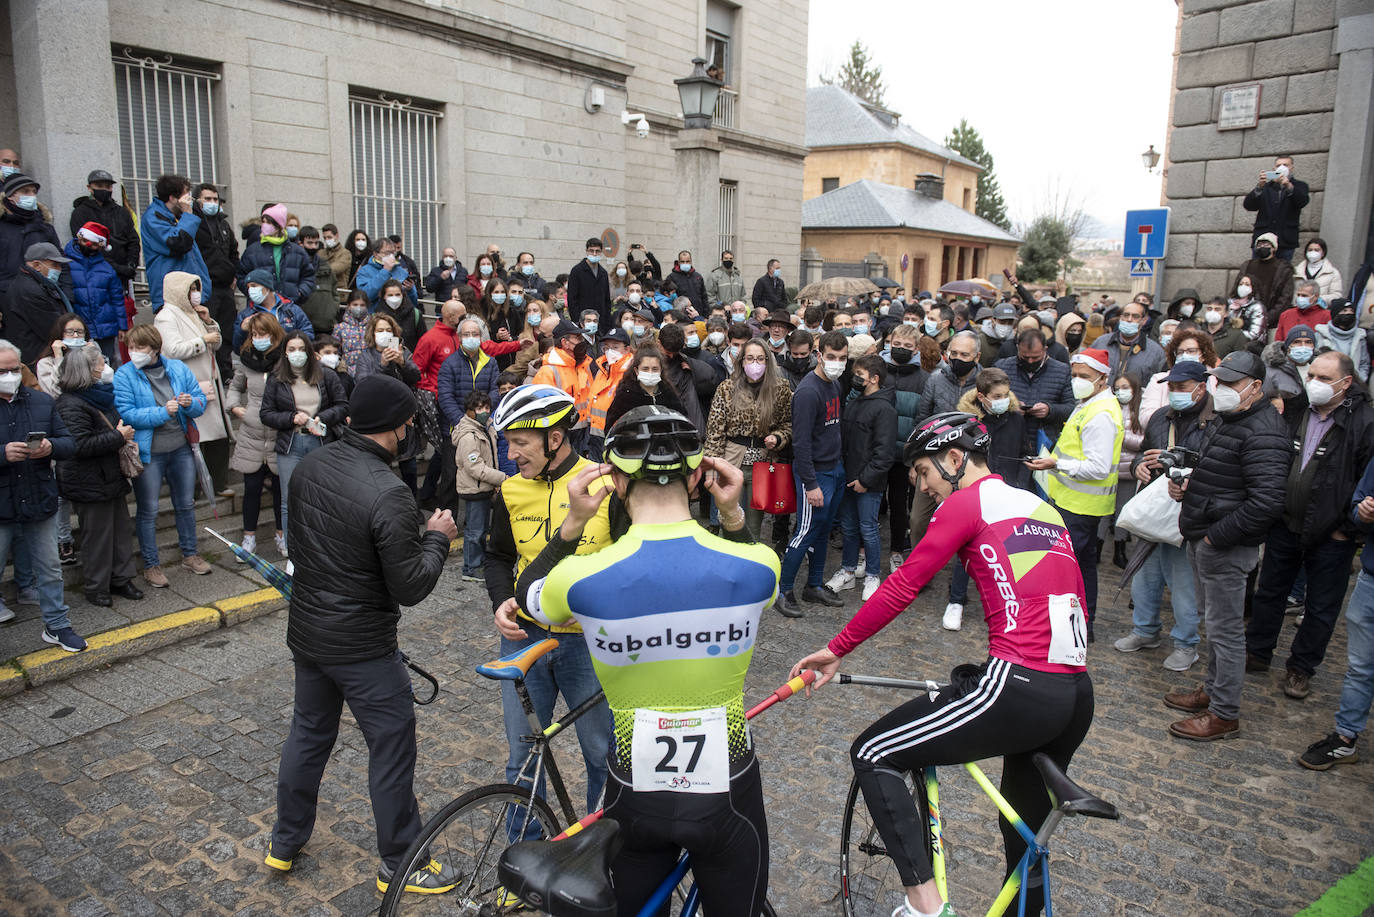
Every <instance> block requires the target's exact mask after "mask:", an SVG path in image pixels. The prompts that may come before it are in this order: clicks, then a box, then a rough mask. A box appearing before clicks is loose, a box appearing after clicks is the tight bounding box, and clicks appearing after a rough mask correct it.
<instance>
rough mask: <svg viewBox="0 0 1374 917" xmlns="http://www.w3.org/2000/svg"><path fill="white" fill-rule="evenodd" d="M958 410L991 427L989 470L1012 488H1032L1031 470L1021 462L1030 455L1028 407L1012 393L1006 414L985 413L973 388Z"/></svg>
mask: <svg viewBox="0 0 1374 917" xmlns="http://www.w3.org/2000/svg"><path fill="white" fill-rule="evenodd" d="M955 410H959V411H964V412H965V413H968V414H972V415H974V416H975V417H979V418H981V419H982V421H983V426H985V427H987V428H988V435H989V436H991V437H992V443H991V444H990V445H989V446H988V468H989V469H990V470H991V471H992V472H993V473H994V474H998V475H1001V477H1002V480H1004V481H1006V482H1007V483H1008V484H1010V485H1011V486H1013V487H1020V488H1021V489H1022V490H1028V489H1030V481H1031V471H1030V469H1029V468H1027V467H1026V463H1025V462H1023V461H1021V456H1023V455H1029V454H1030V453H1029V452H1027V451H1026V446H1025V442H1026V424H1027V421H1029V420H1030V419H1031V418H1030V417H1028V416H1026V414H1025V406H1024V405H1023V404H1022V403H1021V402H1020V401H1018V400H1017V398H1016V393H1015V392H1012V393H1011V404H1010V405H1009V406H1008V407H1007V410H1006V412H1005V413H1002V414H993V413H991V412H989V411H985V410H983V405H982V403H981V402H979V401H978V390H977V389H972V388H971V389H969V390H968V391H966V392H964V397H962V398H960V399H959V405H958V407H957V408H955Z"/></svg>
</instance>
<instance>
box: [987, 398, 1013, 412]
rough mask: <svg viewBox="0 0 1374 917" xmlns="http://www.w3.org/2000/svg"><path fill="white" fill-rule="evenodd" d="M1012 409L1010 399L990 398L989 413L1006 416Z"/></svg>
mask: <svg viewBox="0 0 1374 917" xmlns="http://www.w3.org/2000/svg"><path fill="white" fill-rule="evenodd" d="M1010 408H1011V399H1010V398H990V399H988V413H990V414H1005V413H1007V411H1008V410H1009V409H1010Z"/></svg>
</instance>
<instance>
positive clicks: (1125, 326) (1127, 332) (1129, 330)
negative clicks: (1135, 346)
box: [1116, 321, 1140, 338]
mask: <svg viewBox="0 0 1374 917" xmlns="http://www.w3.org/2000/svg"><path fill="white" fill-rule="evenodd" d="M1116 330H1117V331H1120V332H1121V334H1122V336H1123V337H1128V338H1130V337H1135V336H1136V335H1137V334H1139V333H1140V322H1128V321H1122V322H1121V323H1119V324H1118V325H1117V326H1116Z"/></svg>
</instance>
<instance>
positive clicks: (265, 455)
mask: <svg viewBox="0 0 1374 917" xmlns="http://www.w3.org/2000/svg"><path fill="white" fill-rule="evenodd" d="M266 387H267V373H266V372H259V371H257V370H253V369H249V368H248V367H246V366H242V365H240V366H239V368H238V371H237V372H235V373H234V381H233V382H231V383H229V407H230V408H231V409H232V408H236V407H241V408H243V417H241V418H240V419H239V427H238V430H237V431H236V433H235V436H234V453H233V454H232V455H231V456H229V467H230V468H232V469H234V470H235V471H238V472H242V473H243V474H252V473H253V472H255V471H257V470H258V469H259V468H261V467H262V466H263V465H267V467H269V468H270V469H272V473H273V474H276V473H277V431H276V430H273V429H272V428H271V427H268V426H267V425H266V424H264V423H263V422H262V416H261V412H262V393H263V390H264V389H265V388H266Z"/></svg>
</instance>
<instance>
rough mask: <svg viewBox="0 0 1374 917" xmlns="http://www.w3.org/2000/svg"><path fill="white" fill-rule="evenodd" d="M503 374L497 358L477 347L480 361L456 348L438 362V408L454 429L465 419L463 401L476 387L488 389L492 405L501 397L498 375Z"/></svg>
mask: <svg viewBox="0 0 1374 917" xmlns="http://www.w3.org/2000/svg"><path fill="white" fill-rule="evenodd" d="M500 375H501V370H500V369H499V368H498V367H497V365H496V361H495V360H493V359H492V358H491V357H489V356H487V355H486V354H485V353H483V352H482V351H480V350H479V351H477V365H476V366H475V367H474V366H473V365H472V364H471V363H469V362H468V358H467V354H466V353H464V352H463V351H462V350H455V351H454V352H453V353H452V354H450V355H449V356H448V358H447V359H446V360H444V362H443V363H442V364H441V365H440V366H439V378H438V389H439V410H440V411H441V412H442V413H443V415H444V420H445V422H446V423H447V424H448V428H449V429H450V430H452V429H453V428H454V427H456V426H458V421H460V420H462V419H463V414H464V411H463V402H465V401H467V397H468V395H469V394H471V393H472V392H474V391H477V392H486V393H487V395H488V397H490V398H491V403H492V404H493V405H495V404H496V402H497V401H498V400H499V399H500V395H499V394H498V393H497V387H496V379H497V377H498V376H500Z"/></svg>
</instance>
